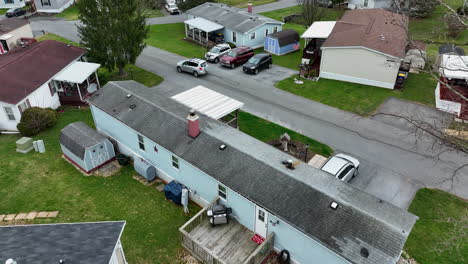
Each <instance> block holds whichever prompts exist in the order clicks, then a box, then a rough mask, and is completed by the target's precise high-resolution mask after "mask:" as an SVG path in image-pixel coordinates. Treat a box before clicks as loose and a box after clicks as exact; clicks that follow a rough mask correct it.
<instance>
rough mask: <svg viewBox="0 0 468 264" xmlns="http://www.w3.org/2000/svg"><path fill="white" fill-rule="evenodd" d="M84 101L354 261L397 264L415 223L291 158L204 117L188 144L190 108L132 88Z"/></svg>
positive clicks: (121, 86)
mask: <svg viewBox="0 0 468 264" xmlns="http://www.w3.org/2000/svg"><path fill="white" fill-rule="evenodd" d="M128 94H132V96H130V97H128V96H127V95H128ZM89 103H90V104H92V105H94V106H96V107H97V108H99V109H101V110H103V111H104V112H106V113H107V114H109V115H110V116H112V117H114V118H116V119H117V120H119V121H121V122H122V123H124V124H126V125H127V126H128V127H130V128H132V129H134V130H135V131H137V132H138V133H140V134H142V135H144V136H146V137H147V138H149V139H151V140H152V141H154V142H156V143H158V144H160V145H162V146H163V147H164V148H166V149H168V150H169V151H171V152H173V153H174V154H175V155H177V156H179V157H180V158H182V159H184V160H185V161H187V162H189V163H190V164H192V165H193V166H195V167H197V168H198V169H200V170H201V171H203V172H205V173H206V174H208V175H210V176H211V177H213V178H215V179H216V180H218V181H219V182H221V183H222V184H224V185H226V186H227V187H229V188H231V189H232V190H234V191H235V192H237V193H239V194H241V195H242V196H244V197H246V198H247V199H249V200H251V201H253V202H254V203H256V204H258V205H260V206H261V207H263V208H265V209H266V210H268V211H269V212H270V213H272V214H273V215H276V217H278V218H279V219H281V220H282V221H285V222H287V223H289V224H290V225H292V226H294V227H295V228H296V229H298V230H300V231H301V232H303V233H304V234H306V235H307V236H309V237H311V238H312V239H314V240H316V241H318V242H319V243H321V244H322V245H324V246H326V247H327V248H329V249H330V250H332V251H333V252H335V253H336V254H338V255H340V256H342V257H343V258H345V259H347V260H348V261H350V262H352V263H379V264H386V263H395V262H396V261H397V259H398V258H399V255H400V252H401V250H402V248H403V245H404V244H405V241H406V239H407V237H408V235H409V233H410V231H411V229H412V227H413V225H414V223H415V221H416V219H417V217H416V216H414V215H412V214H410V213H408V212H406V211H404V210H402V209H400V208H397V207H395V206H394V205H392V204H389V203H387V202H385V201H382V200H380V199H378V198H376V197H374V196H372V195H370V194H368V193H365V192H363V191H361V190H359V189H357V188H355V187H353V186H352V185H349V184H346V183H343V182H342V181H340V180H338V179H336V178H335V177H331V176H330V175H329V174H327V173H325V172H323V171H321V170H319V169H315V168H313V167H311V166H310V165H307V164H304V163H300V164H299V165H297V166H296V169H295V170H289V169H287V168H285V167H284V165H283V164H282V163H281V162H282V161H283V160H287V159H291V158H292V157H291V156H289V155H287V154H285V153H283V152H282V151H279V150H277V149H275V148H273V147H271V146H269V145H267V144H265V143H263V142H260V141H258V140H256V139H254V138H252V137H250V136H248V135H246V134H244V133H242V132H240V131H238V130H237V129H233V128H232V127H230V126H228V125H226V124H223V123H221V122H220V121H217V120H214V119H212V118H209V117H207V116H205V115H203V114H199V116H200V128H201V133H200V135H199V136H198V137H197V138H196V139H192V138H190V137H189V136H188V135H187V121H186V116H187V114H188V113H189V110H190V109H188V108H187V107H186V106H184V105H182V104H180V103H178V102H176V101H173V100H171V99H170V98H168V97H167V96H165V95H163V94H160V93H159V92H158V91H156V90H154V89H148V88H147V87H145V86H143V85H140V84H138V83H136V82H132V81H129V82H111V83H108V84H107V85H106V86H105V87H104V88H102V89H101V90H99V91H98V92H96V93H95V94H94V95H93V96H92V97H91V98H90V99H89ZM130 105H135V106H136V107H135V108H133V109H131V108H130V107H129V106H130ZM109 118H111V117H109ZM97 126H98V127H99V124H97ZM221 144H226V145H227V148H226V149H225V150H220V149H219V146H220V145H221ZM293 160H294V159H293ZM333 201H335V202H337V203H338V204H339V207H338V209H336V210H333V209H331V208H330V204H331V203H332V202H333ZM363 247H365V248H367V249H368V250H369V252H370V254H369V257H368V258H364V257H362V256H361V255H360V250H361V248H363Z"/></svg>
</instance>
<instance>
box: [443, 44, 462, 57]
mask: <svg viewBox="0 0 468 264" xmlns="http://www.w3.org/2000/svg"><path fill="white" fill-rule="evenodd" d="M439 54H457V55H460V56H465V50H464V49H463V48H461V47H457V46H455V44H446V45H443V46H440V47H439Z"/></svg>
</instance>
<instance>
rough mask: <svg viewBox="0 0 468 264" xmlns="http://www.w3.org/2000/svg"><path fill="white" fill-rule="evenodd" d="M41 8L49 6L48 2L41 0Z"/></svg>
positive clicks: (47, 0)
mask: <svg viewBox="0 0 468 264" xmlns="http://www.w3.org/2000/svg"><path fill="white" fill-rule="evenodd" d="M41 5H42V6H50V0H41Z"/></svg>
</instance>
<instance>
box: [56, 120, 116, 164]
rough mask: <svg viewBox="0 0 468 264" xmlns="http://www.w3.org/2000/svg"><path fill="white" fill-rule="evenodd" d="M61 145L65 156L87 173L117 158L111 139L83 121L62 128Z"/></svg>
mask: <svg viewBox="0 0 468 264" xmlns="http://www.w3.org/2000/svg"><path fill="white" fill-rule="evenodd" d="M60 147H61V148H62V152H63V155H64V156H65V158H66V159H68V160H69V161H70V162H72V163H73V164H75V165H76V166H78V167H79V168H80V169H82V170H83V171H84V172H86V173H90V172H92V171H93V170H95V169H96V168H98V167H100V166H102V165H104V164H106V163H108V162H109V161H112V160H113V159H114V158H115V152H114V146H113V145H112V143H111V142H110V141H109V139H107V138H106V137H105V136H103V135H101V134H99V133H98V132H96V131H95V130H94V129H92V128H90V127H89V126H88V125H86V124H85V123H83V122H75V123H71V124H69V125H68V126H66V127H65V128H63V129H62V131H61V133H60Z"/></svg>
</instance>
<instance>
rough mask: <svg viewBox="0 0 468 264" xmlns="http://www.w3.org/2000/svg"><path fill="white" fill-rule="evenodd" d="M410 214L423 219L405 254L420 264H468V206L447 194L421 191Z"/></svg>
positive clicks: (430, 190)
mask: <svg viewBox="0 0 468 264" xmlns="http://www.w3.org/2000/svg"><path fill="white" fill-rule="evenodd" d="M409 212H411V213H413V214H415V215H417V216H419V220H418V221H417V222H416V225H415V226H414V228H413V231H412V232H411V234H410V236H409V238H408V241H407V242H406V245H405V251H406V252H407V253H408V254H409V255H410V256H411V257H412V258H414V259H415V260H416V261H417V262H418V263H419V264H455V263H466V261H467V260H468V236H467V227H468V203H467V202H466V201H464V200H462V199H460V198H458V197H456V196H453V195H450V194H448V193H446V192H442V191H439V190H433V189H421V190H419V191H418V193H417V194H416V197H415V198H414V200H413V202H412V204H411V206H410V208H409Z"/></svg>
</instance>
